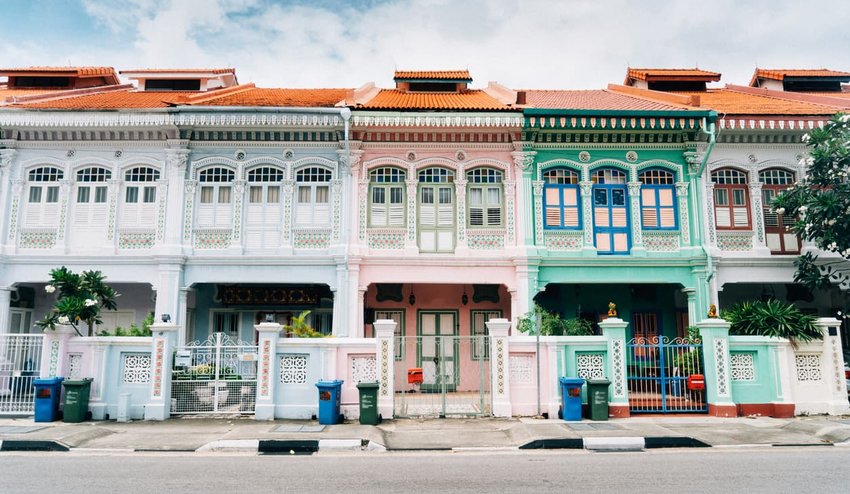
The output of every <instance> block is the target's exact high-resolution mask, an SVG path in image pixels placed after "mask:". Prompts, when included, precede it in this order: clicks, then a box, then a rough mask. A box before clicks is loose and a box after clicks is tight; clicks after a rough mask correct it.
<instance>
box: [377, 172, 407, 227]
mask: <svg viewBox="0 0 850 494" xmlns="http://www.w3.org/2000/svg"><path fill="white" fill-rule="evenodd" d="M405 178H406V174H405V172H404V171H403V170H400V169H398V168H392V167H384V168H377V169H375V170H372V171H371V172H370V173H369V182H370V183H369V187H370V194H369V197H370V201H371V204H370V207H369V226H372V227H403V226H404V225H405V223H406V221H405V208H404V202H405V198H404V189H405Z"/></svg>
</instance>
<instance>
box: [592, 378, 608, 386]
mask: <svg viewBox="0 0 850 494" xmlns="http://www.w3.org/2000/svg"><path fill="white" fill-rule="evenodd" d="M587 384H598V385H600V386H610V385H611V381H609V380H607V379H588V380H587Z"/></svg>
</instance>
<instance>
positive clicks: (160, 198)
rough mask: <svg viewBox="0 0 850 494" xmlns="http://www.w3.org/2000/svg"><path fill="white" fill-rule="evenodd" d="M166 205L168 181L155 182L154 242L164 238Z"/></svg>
mask: <svg viewBox="0 0 850 494" xmlns="http://www.w3.org/2000/svg"><path fill="white" fill-rule="evenodd" d="M167 204H168V180H164V179H159V180H157V181H156V241H157V242H162V240H163V238H165V213H166V209H165V206H166V205H167ZM178 204H179V203H178Z"/></svg>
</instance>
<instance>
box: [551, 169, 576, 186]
mask: <svg viewBox="0 0 850 494" xmlns="http://www.w3.org/2000/svg"><path fill="white" fill-rule="evenodd" d="M578 180H579V176H578V173H576V172H574V171H573V170H568V169H566V168H553V169H551V170H546V171H545V172H543V181H544V182H546V183H547V184H552V185H578Z"/></svg>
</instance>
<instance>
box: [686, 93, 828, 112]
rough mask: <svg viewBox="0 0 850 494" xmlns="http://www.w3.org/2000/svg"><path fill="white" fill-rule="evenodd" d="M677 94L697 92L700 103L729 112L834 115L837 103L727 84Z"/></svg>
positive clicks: (716, 109)
mask: <svg viewBox="0 0 850 494" xmlns="http://www.w3.org/2000/svg"><path fill="white" fill-rule="evenodd" d="M675 94H693V95H698V96H699V98H700V106H702V107H703V108H708V109H711V110H715V111H717V113H719V114H721V116H723V114H726V115H764V116H772V115H776V116H783V115H793V116H799V115H813V116H814V115H832V114H834V113H836V112H837V111H838V109H837V108H836V107H835V106H830V105H823V104H816V103H810V102H804V101H793V100H789V99H784V98H781V97H775V96H767V95H755V94H747V93H743V92H740V91H734V90H730V89H727V88H722V89H708V90H707V91H693V92H688V91H676V92H675Z"/></svg>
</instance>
